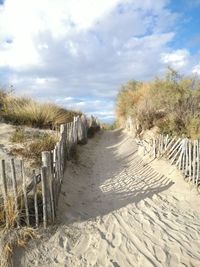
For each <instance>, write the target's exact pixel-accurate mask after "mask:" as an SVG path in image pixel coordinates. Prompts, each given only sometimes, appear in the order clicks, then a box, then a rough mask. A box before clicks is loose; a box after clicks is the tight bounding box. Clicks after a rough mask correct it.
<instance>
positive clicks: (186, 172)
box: [185, 139, 189, 176]
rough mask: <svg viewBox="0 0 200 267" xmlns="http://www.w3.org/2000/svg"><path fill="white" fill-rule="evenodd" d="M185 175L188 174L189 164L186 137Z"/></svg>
mask: <svg viewBox="0 0 200 267" xmlns="http://www.w3.org/2000/svg"><path fill="white" fill-rule="evenodd" d="M185 157H186V159H185V176H187V174H188V165H189V159H188V139H186V145H185Z"/></svg>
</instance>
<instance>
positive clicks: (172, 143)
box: [142, 135, 200, 187]
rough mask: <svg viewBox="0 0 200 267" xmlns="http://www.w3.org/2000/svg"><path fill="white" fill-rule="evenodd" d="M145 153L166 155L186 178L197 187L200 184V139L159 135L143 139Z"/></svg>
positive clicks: (156, 155)
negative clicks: (148, 139) (146, 139)
mask: <svg viewBox="0 0 200 267" xmlns="http://www.w3.org/2000/svg"><path fill="white" fill-rule="evenodd" d="M142 145H143V147H144V154H146V153H149V154H150V156H151V157H153V158H154V159H155V158H162V157H165V158H166V159H168V160H169V161H170V163H171V164H172V165H176V166H177V168H178V169H179V170H180V171H181V172H182V173H183V175H184V178H185V179H186V180H187V181H188V182H191V183H193V184H194V185H195V186H196V187H199V185H200V140H190V139H188V138H177V137H169V136H168V135H166V136H164V135H159V136H158V137H157V138H154V139H151V140H150V142H147V141H145V140H143V141H142Z"/></svg>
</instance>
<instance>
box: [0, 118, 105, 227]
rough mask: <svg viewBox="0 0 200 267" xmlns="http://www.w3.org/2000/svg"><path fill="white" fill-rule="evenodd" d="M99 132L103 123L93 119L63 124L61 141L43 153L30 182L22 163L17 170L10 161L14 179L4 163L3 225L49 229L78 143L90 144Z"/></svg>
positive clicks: (0, 200)
mask: <svg viewBox="0 0 200 267" xmlns="http://www.w3.org/2000/svg"><path fill="white" fill-rule="evenodd" d="M99 129H100V124H99V122H98V120H97V119H96V118H94V117H93V116H92V117H90V118H86V116H81V117H80V116H78V117H74V120H73V122H70V123H67V124H62V125H61V126H60V138H59V141H58V142H57V144H56V146H55V148H54V149H53V150H52V151H44V152H42V167H41V168H40V170H39V173H37V174H36V172H35V170H33V171H32V178H31V180H30V179H27V177H26V174H25V169H24V162H23V160H21V161H20V166H18V167H16V162H15V159H14V158H12V159H11V160H10V163H9V165H10V170H9V172H11V176H10V175H8V170H7V167H6V166H7V164H5V163H6V161H5V160H1V168H0V177H1V191H2V192H1V193H2V194H1V196H0V203H1V206H0V211H1V212H0V214H1V216H0V223H1V225H3V226H7V227H9V225H10V224H12V226H14V227H16V226H17V227H19V226H25V225H27V226H30V225H31V226H35V227H39V225H43V227H44V228H46V227H47V225H48V224H53V223H54V222H55V218H56V211H57V206H58V201H59V194H60V192H61V185H62V181H63V177H64V172H65V169H66V167H67V164H66V162H67V159H70V158H71V156H72V154H73V153H74V150H75V149H76V145H77V144H78V143H82V144H85V143H87V138H88V135H92V134H94V132H96V131H97V130H99ZM9 176H10V177H9ZM9 180H11V181H9ZM28 180H30V181H28Z"/></svg>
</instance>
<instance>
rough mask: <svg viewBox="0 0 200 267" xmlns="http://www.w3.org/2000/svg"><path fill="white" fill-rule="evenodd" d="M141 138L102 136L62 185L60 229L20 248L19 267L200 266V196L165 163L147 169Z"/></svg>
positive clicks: (72, 167)
mask: <svg viewBox="0 0 200 267" xmlns="http://www.w3.org/2000/svg"><path fill="white" fill-rule="evenodd" d="M137 150H138V147H137V145H136V142H135V141H134V139H133V138H131V137H130V136H128V135H127V134H125V133H123V132H122V131H120V130H116V131H110V132H104V133H100V134H98V135H97V136H96V137H95V138H93V139H92V140H90V141H89V143H88V144H87V145H85V146H81V147H79V149H78V155H79V157H78V159H77V161H76V162H69V163H68V168H67V170H66V173H65V177H64V183H63V185H62V194H61V196H60V205H59V209H58V226H57V227H54V229H51V231H52V232H51V231H48V232H47V233H46V234H45V235H44V237H43V238H42V240H38V241H31V242H30V243H29V245H28V247H27V249H26V250H17V251H15V255H14V266H16V267H20V266H26V267H29V266H31V267H32V266H41V267H46V266H48V267H58V266H60V267H61V266H62V267H64V266H67V267H76V266H78V267H79V266H80V267H81V266H88V267H89V266H97V267H100V266H102V267H107V266H108V267H119V266H120V267H123V266H125V267H129V266H136V267H139V266H142V267H149V266H171V267H178V266H200V197H199V195H198V193H197V191H196V190H195V189H193V188H192V187H191V186H190V185H188V184H187V183H186V182H185V181H184V180H183V178H182V176H181V174H180V173H179V171H177V170H175V168H174V167H171V166H170V165H169V164H168V163H167V162H165V161H164V160H162V161H153V162H152V163H151V164H146V163H147V162H148V161H149V159H148V157H146V158H143V157H141V156H140V154H138V151H137Z"/></svg>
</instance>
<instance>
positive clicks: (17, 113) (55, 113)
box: [0, 91, 81, 129]
mask: <svg viewBox="0 0 200 267" xmlns="http://www.w3.org/2000/svg"><path fill="white" fill-rule="evenodd" d="M0 104H1V114H0V115H1V117H3V118H4V120H5V122H10V123H13V124H16V125H26V126H30V127H36V128H45V129H46V128H49V129H54V128H55V127H57V126H59V125H60V124H63V123H67V122H70V121H72V120H73V117H74V116H77V115H80V114H81V113H80V112H76V111H72V110H67V109H65V108H62V107H59V106H57V105H55V104H51V103H40V102H37V101H35V100H33V99H31V98H25V97H16V96H14V95H13V94H10V93H7V94H6V92H5V91H1V93H0Z"/></svg>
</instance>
